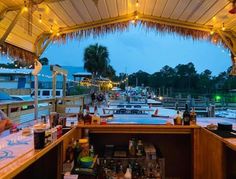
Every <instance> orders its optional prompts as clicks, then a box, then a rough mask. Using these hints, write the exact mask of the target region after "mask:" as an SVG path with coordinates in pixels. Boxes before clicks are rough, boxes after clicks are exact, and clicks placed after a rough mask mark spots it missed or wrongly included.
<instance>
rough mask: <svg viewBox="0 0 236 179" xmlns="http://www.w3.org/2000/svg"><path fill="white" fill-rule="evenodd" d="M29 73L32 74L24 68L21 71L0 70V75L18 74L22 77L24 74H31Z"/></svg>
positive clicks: (30, 70)
mask: <svg viewBox="0 0 236 179" xmlns="http://www.w3.org/2000/svg"><path fill="white" fill-rule="evenodd" d="M31 72H32V69H24V68H22V69H8V68H2V69H1V70H0V74H1V75H3V74H6V75H7V74H15V75H19V74H22V75H24V74H27V75H29V74H31Z"/></svg>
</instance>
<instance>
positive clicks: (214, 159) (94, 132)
mask: <svg viewBox="0 0 236 179" xmlns="http://www.w3.org/2000/svg"><path fill="white" fill-rule="evenodd" d="M204 125H205V124H199V125H192V126H174V125H77V126H76V127H74V128H73V129H71V130H70V131H69V132H67V133H66V134H65V135H63V136H62V137H60V138H59V139H57V140H56V141H55V142H53V143H51V144H49V145H48V146H46V147H45V148H44V149H42V150H34V149H33V142H32V141H33V137H32V136H31V137H29V139H30V140H31V141H29V146H27V147H25V148H24V149H22V150H21V151H20V150H18V151H14V152H16V153H17V152H19V153H20V155H19V156H17V157H15V158H14V157H13V158H12V159H10V160H9V162H6V163H3V162H4V160H0V176H1V178H25V177H29V176H30V177H32V175H31V173H32V172H37V171H35V170H37V169H39V168H40V172H41V173H42V174H41V177H42V176H43V173H47V172H48V169H50V166H55V167H56V168H55V167H54V168H52V175H50V176H56V178H61V177H62V175H61V173H62V163H63V162H64V160H65V150H66V147H67V145H68V143H69V141H70V140H71V138H72V137H73V138H81V137H82V136H83V135H84V134H85V132H86V131H89V137H90V141H91V144H93V145H94V147H95V151H96V152H98V153H100V152H101V151H102V150H103V146H104V145H105V144H111V143H115V144H118V145H119V144H124V143H127V141H128V140H129V139H130V138H131V137H137V138H142V139H143V140H144V141H148V142H152V143H154V144H155V145H157V146H159V147H160V149H161V151H162V153H163V156H164V157H165V160H166V178H171V177H180V178H188V179H189V178H196V179H198V178H204V179H205V178H216V179H217V178H219V179H222V178H229V177H235V176H236V174H235V171H236V168H235V166H236V138H222V137H219V136H218V135H216V134H214V133H213V132H211V131H209V130H207V129H205V128H204ZM202 126H203V127H202ZM11 135H16V134H11ZM18 135H19V136H20V135H21V133H18ZM2 140H4V138H2V139H0V151H1V150H2V148H3V147H4V150H10V149H11V146H9V147H8V146H3V147H2V146H1V142H2ZM50 152H51V154H49V153H50ZM47 154H49V155H48V156H47ZM51 155H55V156H53V157H50V156H51ZM45 156H47V157H46V158H48V159H47V160H46V159H44V160H43V161H41V162H38V161H39V160H40V159H41V158H43V157H45ZM55 157H56V158H55ZM53 158H54V159H53ZM37 165H39V166H37ZM32 166H33V169H32ZM42 166H44V167H42ZM33 170H34V171H33ZM33 177H34V178H35V176H33ZM36 178H37V177H36ZM38 178H40V177H38ZM54 178H55V177H54Z"/></svg>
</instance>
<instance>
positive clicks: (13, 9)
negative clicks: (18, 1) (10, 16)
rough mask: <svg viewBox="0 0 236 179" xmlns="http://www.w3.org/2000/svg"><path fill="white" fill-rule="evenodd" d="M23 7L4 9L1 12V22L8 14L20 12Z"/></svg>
mask: <svg viewBox="0 0 236 179" xmlns="http://www.w3.org/2000/svg"><path fill="white" fill-rule="evenodd" d="M20 9H21V7H20V6H12V7H7V8H5V9H3V10H2V11H1V12H0V21H1V20H3V19H4V17H5V15H6V14H7V13H8V12H11V11H18V10H20Z"/></svg>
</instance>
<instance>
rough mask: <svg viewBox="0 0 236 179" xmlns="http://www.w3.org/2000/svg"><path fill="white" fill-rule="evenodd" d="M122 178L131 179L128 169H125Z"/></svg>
mask: <svg viewBox="0 0 236 179" xmlns="http://www.w3.org/2000/svg"><path fill="white" fill-rule="evenodd" d="M124 178H125V179H132V173H131V169H130V168H129V167H128V168H127V169H126V172H125V175H124Z"/></svg>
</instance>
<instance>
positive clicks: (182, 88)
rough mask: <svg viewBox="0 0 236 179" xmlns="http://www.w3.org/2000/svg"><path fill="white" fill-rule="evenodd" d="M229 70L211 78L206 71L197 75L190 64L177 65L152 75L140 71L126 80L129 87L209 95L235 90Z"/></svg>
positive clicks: (235, 85) (210, 74) (234, 82)
mask: <svg viewBox="0 0 236 179" xmlns="http://www.w3.org/2000/svg"><path fill="white" fill-rule="evenodd" d="M230 70H231V68H229V69H228V70H226V71H224V72H221V73H220V74H219V75H217V76H213V75H212V72H211V71H210V70H208V69H206V70H204V71H203V72H201V73H197V71H196V69H195V66H194V64H193V63H192V62H190V63H187V64H179V65H177V66H176V67H174V68H172V67H170V66H168V65H165V66H164V67H163V68H162V69H161V70H160V71H158V72H155V73H153V74H149V73H147V72H144V71H141V70H140V71H138V72H136V73H133V74H130V75H129V77H128V79H129V85H131V86H136V85H137V86H149V87H151V88H154V89H158V88H171V89H173V91H174V92H187V93H201V94H203V93H204V94H211V93H216V92H228V91H229V90H231V89H236V78H235V77H234V76H230V75H229V72H230Z"/></svg>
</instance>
